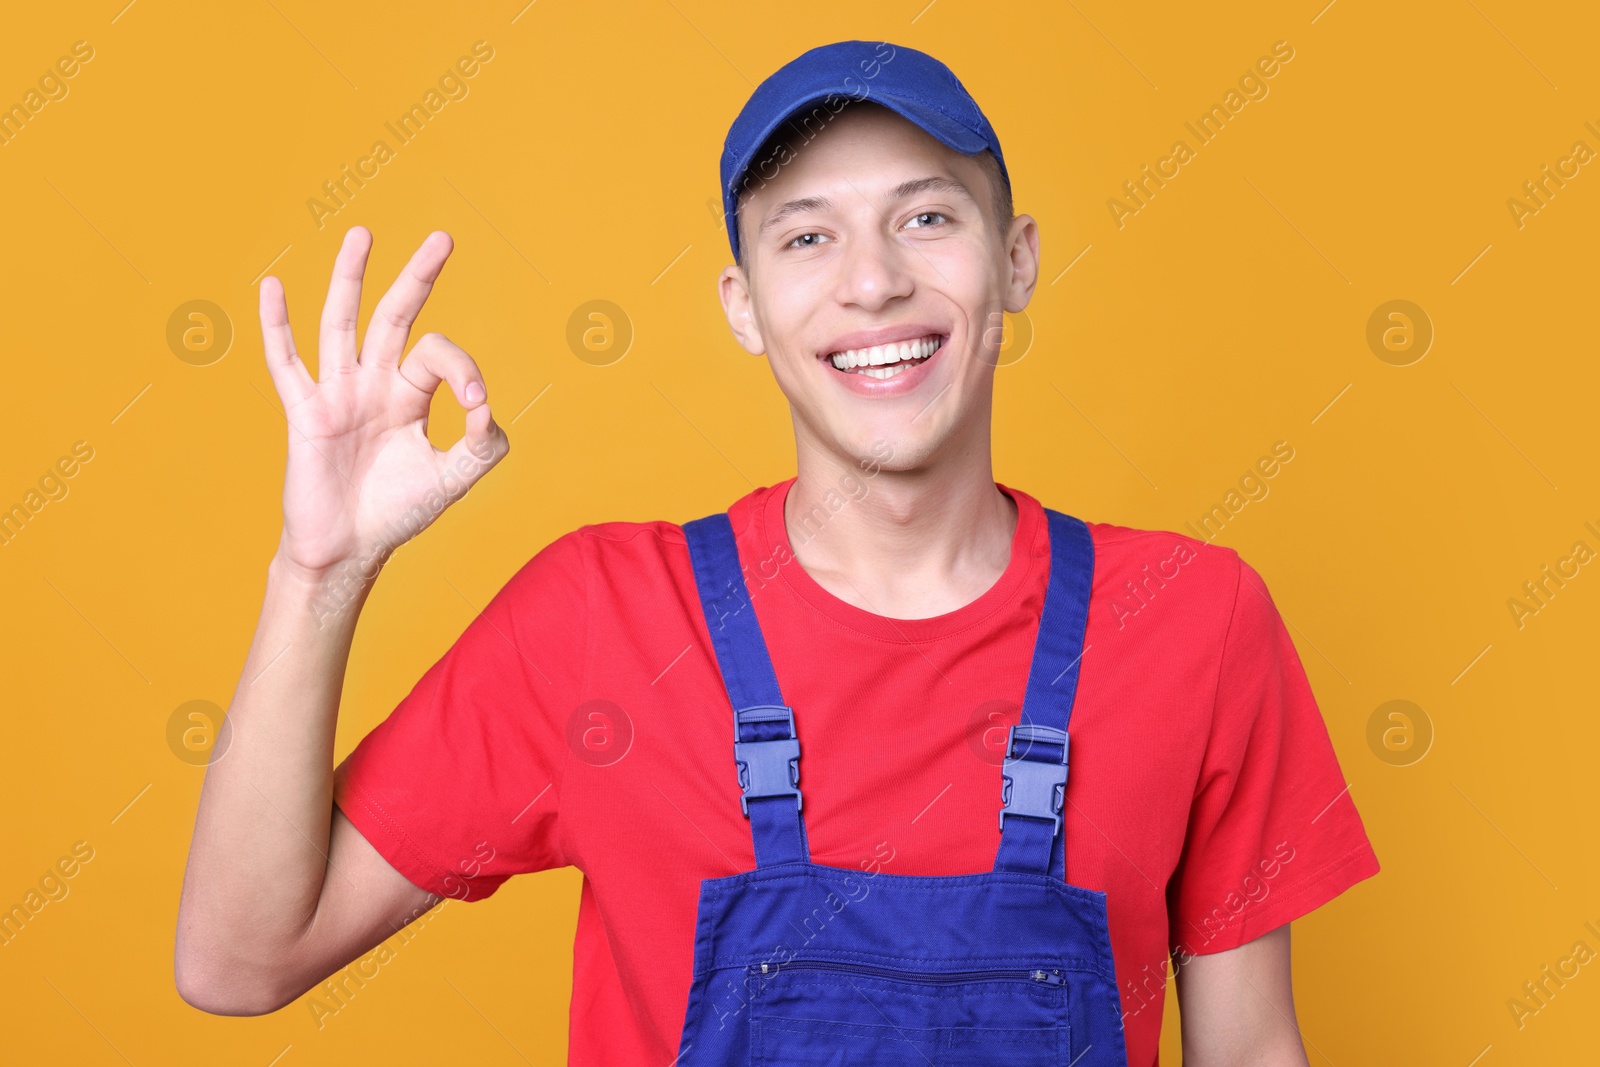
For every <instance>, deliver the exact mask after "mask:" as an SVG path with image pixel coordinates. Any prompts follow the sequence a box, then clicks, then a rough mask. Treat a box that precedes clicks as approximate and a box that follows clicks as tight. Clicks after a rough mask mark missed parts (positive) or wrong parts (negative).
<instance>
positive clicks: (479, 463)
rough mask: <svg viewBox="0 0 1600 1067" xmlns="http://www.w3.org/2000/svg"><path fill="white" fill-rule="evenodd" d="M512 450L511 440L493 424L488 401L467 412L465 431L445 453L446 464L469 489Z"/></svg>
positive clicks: (495, 423)
mask: <svg viewBox="0 0 1600 1067" xmlns="http://www.w3.org/2000/svg"><path fill="white" fill-rule="evenodd" d="M510 451H511V440H510V438H508V437H507V436H506V432H505V431H504V430H502V429H501V428H500V424H499V423H497V422H495V421H494V415H493V414H492V413H491V412H490V411H489V404H488V402H487V401H485V402H484V403H481V404H478V405H477V406H476V407H474V408H472V409H471V410H469V411H468V412H467V425H466V432H465V433H464V434H462V435H461V440H459V441H457V442H456V443H455V444H453V445H451V446H450V450H449V451H448V452H446V453H445V454H444V456H445V462H446V463H447V464H448V465H449V468H450V470H452V471H454V472H455V473H456V474H457V475H458V476H459V477H460V478H461V480H462V482H464V483H465V485H466V487H467V488H469V489H470V488H471V487H472V486H473V484H474V483H476V482H477V480H478V479H479V478H482V477H483V476H484V475H485V474H487V473H489V469H490V468H491V467H493V466H494V465H495V464H496V463H499V462H500V461H501V460H502V459H504V458H505V457H506V453H508V452H510Z"/></svg>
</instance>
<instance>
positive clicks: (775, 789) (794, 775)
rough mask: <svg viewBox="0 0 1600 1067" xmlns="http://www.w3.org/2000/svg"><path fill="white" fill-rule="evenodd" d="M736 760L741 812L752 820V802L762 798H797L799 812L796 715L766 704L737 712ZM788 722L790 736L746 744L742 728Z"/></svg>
mask: <svg viewBox="0 0 1600 1067" xmlns="http://www.w3.org/2000/svg"><path fill="white" fill-rule="evenodd" d="M733 721H734V727H733V729H734V742H733V759H734V763H735V764H736V765H737V766H738V769H739V789H740V796H739V810H740V811H742V812H744V815H745V818H749V817H750V801H751V800H754V799H760V798H762V797H784V796H793V797H794V806H795V808H796V809H798V808H800V807H801V806H802V800H801V798H800V739H799V738H798V737H797V736H795V728H794V712H793V711H792V710H791V709H789V708H786V707H783V706H781V705H777V704H763V705H757V706H756V707H752V708H738V709H736V710H735V711H734V715H733ZM770 722H786V723H788V726H789V736H788V737H781V738H773V739H771V740H767V741H742V740H740V739H739V734H740V727H743V726H748V725H754V724H756V723H770Z"/></svg>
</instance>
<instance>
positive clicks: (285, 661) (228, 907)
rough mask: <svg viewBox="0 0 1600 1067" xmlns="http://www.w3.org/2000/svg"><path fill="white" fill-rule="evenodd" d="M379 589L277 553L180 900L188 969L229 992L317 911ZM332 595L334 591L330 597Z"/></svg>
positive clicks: (181, 950) (204, 792)
mask: <svg viewBox="0 0 1600 1067" xmlns="http://www.w3.org/2000/svg"><path fill="white" fill-rule="evenodd" d="M369 587H370V585H359V586H357V587H354V588H352V587H350V586H348V585H343V584H341V585H338V586H337V587H334V588H330V587H329V586H328V584H327V583H326V581H325V580H319V579H318V578H317V577H316V576H312V575H308V574H304V573H301V572H297V571H296V569H295V568H293V567H292V566H290V565H288V564H286V563H284V562H283V561H282V559H281V558H280V557H275V558H274V560H273V562H272V563H271V564H270V565H269V566H268V569H267V583H266V594H265V597H264V601H263V605H262V610H261V619H260V622H259V624H258V626H257V628H256V633H255V638H254V640H253V641H252V642H251V645H250V651H249V654H248V655H247V657H246V659H245V664H244V669H243V671H242V672H241V675H240V678H239V684H238V688H237V689H236V690H235V692H234V696H233V701H232V703H231V704H230V705H229V707H228V714H227V719H226V722H227V730H228V733H226V734H220V735H219V737H226V739H227V747H226V748H225V749H224V748H223V747H222V745H221V744H220V743H219V744H218V745H217V747H216V748H215V749H214V751H213V756H212V762H211V764H210V766H209V767H208V768H207V769H206V776H205V782H204V784H203V786H202V788H201V793H200V804H199V812H198V815H197V816H196V819H195V829H194V837H193V840H192V843H191V845H190V849H189V863H188V868H187V870H186V872H185V876H184V883H183V895H182V900H181V903H180V905H179V916H178V930H177V966H178V968H179V970H180V972H181V971H184V970H186V969H188V970H190V971H193V972H199V973H196V974H192V975H191V977H195V978H200V977H201V976H202V975H203V976H204V980H205V982H206V984H207V985H208V986H211V987H213V988H219V987H223V986H227V985H229V984H232V983H235V982H238V983H246V982H252V981H253V976H254V975H255V974H256V970H257V968H259V967H260V966H261V965H262V964H263V963H264V962H266V961H271V960H273V959H277V958H281V956H282V955H283V954H284V953H285V952H286V950H287V948H288V946H290V945H291V944H292V943H293V942H294V940H295V938H296V937H297V936H298V935H299V933H300V932H301V931H303V930H304V929H305V927H306V924H307V923H308V922H309V921H310V919H311V917H312V916H313V915H314V914H315V912H316V908H317V902H318V900H319V898H320V896H321V892H322V887H323V882H324V880H325V878H326V876H327V873H328V860H327V853H328V836H329V826H330V823H331V820H332V812H333V739H334V727H335V724H336V722H337V719H338V710H339V695H340V690H341V688H342V686H343V683H344V674H345V667H346V664H347V662H348V660H349V655H350V646H351V641H352V637H353V635H354V632H355V625H356V617H357V615H358V614H359V612H360V609H361V606H362V603H363V602H364V600H365V596H366V590H367V588H369ZM330 594H331V595H330Z"/></svg>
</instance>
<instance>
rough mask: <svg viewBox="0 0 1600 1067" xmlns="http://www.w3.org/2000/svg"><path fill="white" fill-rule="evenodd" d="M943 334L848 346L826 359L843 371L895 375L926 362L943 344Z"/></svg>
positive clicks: (882, 375)
mask: <svg viewBox="0 0 1600 1067" xmlns="http://www.w3.org/2000/svg"><path fill="white" fill-rule="evenodd" d="M944 342H945V338H944V336H943V335H941V334H928V335H926V336H923V337H917V338H911V339H908V340H905V341H892V342H889V343H888V344H881V345H872V346H871V347H868V348H848V349H844V350H843V351H839V352H832V353H829V354H828V356H827V357H826V358H827V361H828V362H829V363H830V364H831V365H832V366H833V368H834V370H837V371H839V372H841V373H844V374H856V375H863V376H866V377H869V378H893V377H895V376H896V375H899V374H904V373H905V372H906V371H907V370H909V369H910V368H912V367H915V366H917V365H919V364H921V363H925V362H926V361H927V360H928V359H930V358H931V357H932V356H933V354H934V353H935V352H937V351H939V349H940V348H942V347H943V346H944Z"/></svg>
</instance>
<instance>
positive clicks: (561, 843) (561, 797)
mask: <svg viewBox="0 0 1600 1067" xmlns="http://www.w3.org/2000/svg"><path fill="white" fill-rule="evenodd" d="M593 530H594V527H593V526H583V527H581V528H580V529H579V530H578V557H579V559H580V560H581V561H582V564H583V664H582V666H581V667H579V669H578V692H579V693H580V694H582V693H587V692H589V663H590V656H591V649H590V643H591V642H592V641H593V639H594V623H593V621H592V620H591V619H590V613H591V611H592V607H591V605H592V604H593V602H594V601H593V592H592V590H593V582H594V574H593V572H592V570H591V569H590V567H589V551H588V548H589V546H588V541H587V539H586V538H585V537H584V536H583V535H584V534H585V532H589V533H593ZM630 539H631V538H630ZM608 540H609V539H608ZM572 759H573V755H572V746H571V745H570V744H563V745H562V746H561V784H560V785H559V786H557V787H556V847H557V849H559V850H560V852H561V861H562V863H563V865H565V866H568V867H570V866H573V863H572V847H571V846H570V845H569V844H568V841H569V840H570V838H569V837H568V835H567V831H568V829H569V824H570V823H571V821H572V820H570V819H568V818H567V817H566V816H565V814H564V813H565V811H566V803H565V799H566V795H567V777H568V775H570V774H571V773H572ZM579 869H580V870H582V868H581V867H580V868H579ZM585 873H587V872H585Z"/></svg>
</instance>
